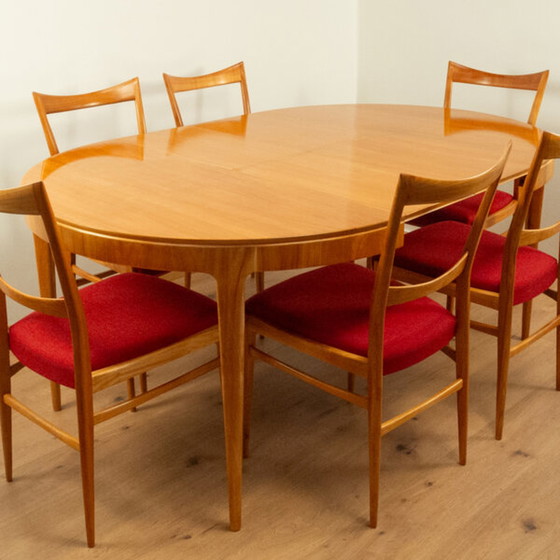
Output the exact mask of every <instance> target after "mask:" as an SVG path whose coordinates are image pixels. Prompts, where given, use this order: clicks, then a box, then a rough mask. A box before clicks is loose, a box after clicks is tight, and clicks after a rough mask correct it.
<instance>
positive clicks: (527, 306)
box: [521, 300, 533, 340]
mask: <svg viewBox="0 0 560 560" xmlns="http://www.w3.org/2000/svg"><path fill="white" fill-rule="evenodd" d="M532 309H533V301H532V300H531V301H527V302H525V303H524V304H523V305H522V317H521V340H525V339H526V338H528V337H529V334H531V313H532Z"/></svg>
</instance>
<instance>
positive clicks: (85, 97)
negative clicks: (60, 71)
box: [33, 78, 164, 410]
mask: <svg viewBox="0 0 560 560" xmlns="http://www.w3.org/2000/svg"><path fill="white" fill-rule="evenodd" d="M33 99H34V101H35V106H36V107H37V112H38V114H39V119H40V121H41V126H42V127H43V132H44V134H45V139H46V141H47V146H48V148H49V152H50V154H51V156H53V155H56V154H58V153H59V149H58V144H57V142H56V139H55V136H54V132H53V129H52V127H51V124H50V122H49V119H48V115H51V114H55V113H64V112H68V111H76V110H80V109H89V108H92V107H100V106H103V105H112V104H115V103H125V102H133V103H134V107H135V112H136V124H137V129H138V133H139V134H145V133H146V119H145V117H144V105H143V103H142V95H141V91H140V81H139V80H138V78H132V79H131V80H127V81H126V82H122V83H120V84H117V85H114V86H110V87H107V88H105V89H101V90H97V91H92V92H88V93H81V94H74V95H49V94H45V93H38V92H36V91H35V92H33ZM70 260H71V266H72V270H73V272H74V274H75V276H76V281H77V282H78V285H84V284H86V283H89V282H98V281H99V280H101V279H102V278H106V277H108V276H111V275H113V274H116V273H119V272H132V271H135V272H143V273H146V274H154V275H157V276H160V275H162V274H164V272H163V271H155V270H154V271H152V270H145V269H142V270H140V269H133V268H132V267H130V266H127V265H122V264H114V263H106V262H100V261H94V262H96V263H97V264H98V265H102V266H103V270H102V271H100V272H95V273H94V272H91V271H89V270H86V269H85V268H83V267H82V266H79V265H78V264H77V259H76V255H74V254H71V255H70ZM140 384H141V388H142V389H143V390H145V389H146V377H145V376H141V377H140ZM134 390H135V389H134V382H133V380H132V379H131V380H130V381H129V391H131V392H134ZM60 398H61V396H60V388H59V387H56V385H54V384H53V386H52V400H53V406H54V408H55V410H60V408H61V404H60Z"/></svg>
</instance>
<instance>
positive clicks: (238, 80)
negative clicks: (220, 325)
mask: <svg viewBox="0 0 560 560" xmlns="http://www.w3.org/2000/svg"><path fill="white" fill-rule="evenodd" d="M163 81H164V83H165V89H166V90H167V95H168V96H169V103H170V104H171V110H172V111H173V118H174V119H175V125H176V126H177V127H179V126H184V124H183V117H182V114H181V109H180V108H179V103H178V102H177V94H178V93H184V92H189V91H196V90H201V89H206V88H212V87H216V86H225V85H228V84H239V87H240V89H241V100H242V102H243V114H244V115H248V114H249V113H250V112H251V104H250V101H249V90H248V88H247V77H246V75H245V65H244V63H243V62H238V63H237V64H234V65H232V66H228V67H227V68H223V69H221V70H217V71H216V72H212V73H210V74H203V75H200V76H171V75H170V74H165V73H164V74H163ZM255 281H256V284H257V291H259V292H260V291H262V290H263V289H264V273H263V272H257V273H256V274H255Z"/></svg>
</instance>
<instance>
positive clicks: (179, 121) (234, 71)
mask: <svg viewBox="0 0 560 560" xmlns="http://www.w3.org/2000/svg"><path fill="white" fill-rule="evenodd" d="M163 81H164V83H165V88H166V89H167V95H168V96H169V102H170V103H171V110H172V111H173V118H174V119H175V124H176V126H183V118H182V116H181V111H180V109H179V105H178V103H177V97H176V94H177V93H180V92H185V91H193V90H197V89H204V88H210V87H215V86H223V85H226V84H239V86H240V87H241V98H242V100H243V114H244V115H248V114H249V113H250V112H251V106H250V103H249V91H248V89H247V78H246V76H245V65H244V64H243V62H238V63H237V64H234V65H233V66H229V67H227V68H223V69H222V70H218V71H217V72H212V73H211V74H204V75H201V76H190V77H180V76H170V75H169V74H165V73H164V74H163Z"/></svg>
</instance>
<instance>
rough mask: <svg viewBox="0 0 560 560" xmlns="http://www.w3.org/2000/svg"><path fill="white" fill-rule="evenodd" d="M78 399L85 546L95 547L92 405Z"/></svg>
mask: <svg viewBox="0 0 560 560" xmlns="http://www.w3.org/2000/svg"><path fill="white" fill-rule="evenodd" d="M80 400H81V399H80V398H79V397H78V431H79V441H80V465H81V473H82V494H83V500H84V517H85V525H86V539H87V545H88V547H90V548H93V547H94V546H95V487H94V462H93V456H94V453H93V443H94V440H93V403H92V402H90V403H80Z"/></svg>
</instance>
